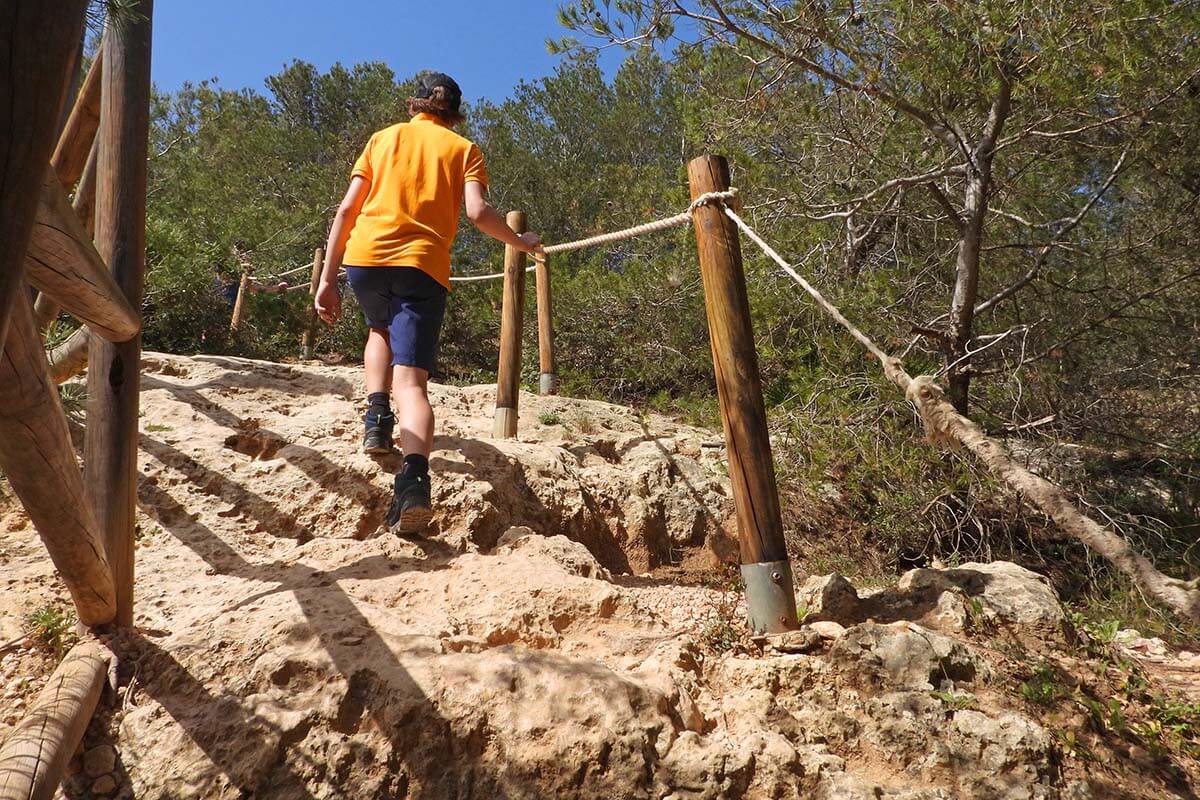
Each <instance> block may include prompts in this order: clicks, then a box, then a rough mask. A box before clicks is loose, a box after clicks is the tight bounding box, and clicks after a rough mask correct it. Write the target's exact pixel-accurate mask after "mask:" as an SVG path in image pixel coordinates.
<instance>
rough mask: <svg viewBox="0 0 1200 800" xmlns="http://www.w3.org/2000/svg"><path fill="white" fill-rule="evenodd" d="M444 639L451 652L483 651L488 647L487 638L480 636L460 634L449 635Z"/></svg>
mask: <svg viewBox="0 0 1200 800" xmlns="http://www.w3.org/2000/svg"><path fill="white" fill-rule="evenodd" d="M442 641H443V643H444V644H445V646H446V649H447V650H448V651H450V652H451V653H482V652H483V651H484V650H487V649H488V643H487V640H486V639H481V638H479V637H478V636H468V635H466V634H458V635H455V636H447V637H446V638H445V639H443V640H442Z"/></svg>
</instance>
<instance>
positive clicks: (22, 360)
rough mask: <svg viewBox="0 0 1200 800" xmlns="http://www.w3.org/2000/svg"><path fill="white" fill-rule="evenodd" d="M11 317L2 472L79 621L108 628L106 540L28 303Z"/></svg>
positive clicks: (0, 401) (0, 390)
mask: <svg viewBox="0 0 1200 800" xmlns="http://www.w3.org/2000/svg"><path fill="white" fill-rule="evenodd" d="M13 312H14V313H13V319H12V324H11V325H10V326H9V332H8V343H7V344H6V346H5V348H4V358H2V359H0V470H3V471H4V474H5V475H7V476H8V480H9V483H11V484H12V487H13V491H14V492H16V495H17V497H18V498H20V500H21V503H22V504H23V505H24V506H25V511H26V512H27V513H28V514H29V518H30V520H32V521H33V525H34V527H35V528H36V529H37V532H38V534H39V535H40V536H41V538H42V541H43V542H44V543H45V545H46V549H47V550H48V551H49V552H50V558H51V560H52V561H53V562H54V566H55V567H56V568H57V569H58V572H59V574H60V575H62V578H63V582H64V583H66V585H67V589H69V590H70V592H71V597H72V598H74V600H75V607H76V608H77V609H78V610H79V620H80V621H81V622H83V623H84V624H85V625H102V624H104V623H107V622H111V621H112V620H113V617H114V615H115V614H116V608H117V606H116V593H115V589H114V585H113V578H112V571H111V569H110V568H109V564H108V559H107V558H106V557H105V551H104V544H103V541H104V540H103V539H102V538H101V533H100V526H99V524H98V523H97V521H96V517H95V515H94V514H93V513H92V506H91V504H90V503H89V502H88V498H87V496H86V494H85V493H84V490H83V476H82V475H81V474H80V471H79V464H78V463H77V462H76V460H75V450H74V448H73V447H72V446H71V437H70V433H69V432H68V430H67V419H66V416H65V415H64V414H63V409H62V403H61V402H60V401H59V399H58V390H57V388H56V387H55V385H54V382H53V381H51V380H50V376H49V374H48V370H47V366H46V352H45V350H43V349H42V339H41V337H40V336H39V335H38V332H37V329H36V328H35V327H34V323H33V309H32V308H31V306H30V302H29V298H28V297H22V298H19V299H18V300H17V302H16V303H15V304H14V307H13Z"/></svg>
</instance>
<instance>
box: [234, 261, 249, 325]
mask: <svg viewBox="0 0 1200 800" xmlns="http://www.w3.org/2000/svg"><path fill="white" fill-rule="evenodd" d="M249 286H250V273H249V272H242V279H241V280H240V281H238V292H237V299H235V300H234V301H233V315H232V316H231V317H230V318H229V330H231V331H236V330H237V329H238V328H239V327H241V325H242V314H244V313H245V309H246V289H247V288H248V287H249Z"/></svg>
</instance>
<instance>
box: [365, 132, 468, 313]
mask: <svg viewBox="0 0 1200 800" xmlns="http://www.w3.org/2000/svg"><path fill="white" fill-rule="evenodd" d="M351 175H352V176H354V175H361V176H362V177H364V178H366V179H367V181H368V182H369V183H370V186H369V187H368V189H367V197H366V199H365V200H364V201H363V205H362V211H360V212H359V215H358V219H357V220H356V221H355V223H354V228H353V229H352V230H351V232H350V239H349V241H348V242H347V243H346V254H345V256H344V257H343V258H342V261H343V263H345V264H348V265H350V266H354V267H417V268H419V269H421V270H424V271H425V272H426V273H428V274H429V276H430V277H432V278H433V279H434V280H436V281H437V282H438V283H441V284H442V285H443V286H445V287H446V288H447V289H449V288H450V246H451V245H453V244H454V235H455V234H456V233H457V232H458V218H459V210H460V209H461V208H462V204H463V187H464V185H465V184H466V183H467V182H468V181H478V182H479V183H482V184H483V185H484V186H485V187H486V186H487V168H486V167H485V166H484V163H483V154H482V153H480V152H479V148H478V147H476V146H475V145H474V144H472V143H471V142H470V141H468V140H467V139H464V138H463V137H462V136H459V135H458V134H457V133H455V132H454V131H452V130H451V129H450V128H449V127H447V126H446V125H445V124H443V123H442V121H441V120H440V119H438V118H437V117H435V116H433V115H432V114H417V115H416V116H415V117H413V118H412V121H411V122H402V123H400V124H398V125H393V126H392V127H390V128H384V129H383V130H381V131H379V132H377V133H376V134H375V135H373V136H372V137H371V140H370V141H369V142H367V146H366V148H364V149H363V152H362V155H361V156H359V157H358V161H356V162H355V163H354V170H353V172H351Z"/></svg>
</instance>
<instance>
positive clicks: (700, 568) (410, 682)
mask: <svg viewBox="0 0 1200 800" xmlns="http://www.w3.org/2000/svg"><path fill="white" fill-rule="evenodd" d="M143 369H144V376H143V396H142V407H143V418H142V425H141V431H142V432H141V451H142V457H141V463H140V469H141V483H140V486H139V504H140V507H141V511H142V514H143V516H142V519H141V523H140V528H139V538H138V542H137V546H138V554H137V571H138V572H137V590H136V591H137V595H136V601H135V602H136V606H135V607H136V610H137V619H136V629H135V630H134V631H133V632H132V633H129V634H126V635H123V636H122V638H120V639H119V640H116V641H113V642H112V645H113V646H114V648H115V649H116V651H117V652H118V653H119V654H121V659H120V672H121V678H122V683H123V684H124V685H123V686H122V688H120V689H119V690H118V691H117V692H116V693H110V696H108V697H107V700H106V703H105V708H106V710H105V711H104V712H103V713H102V714H101V715H100V717H99V718H98V719H97V720H96V721H95V722H94V723H93V725H92V728H91V729H90V730H89V732H88V734H87V737H86V739H85V745H84V749H83V752H82V753H81V755H80V756H79V758H78V759H77V760H76V763H75V764H74V769H75V772H74V774H73V776H72V777H71V778H70V779H69V780H68V781H67V782H66V784H64V787H63V791H62V794H63V796H64V797H68V798H92V797H121V798H129V797H136V798H147V799H150V798H153V799H155V800H157V799H158V798H163V799H164V800H165V799H166V798H239V797H243V798H356V799H357V798H420V799H421V800H433V799H434V798H478V799H483V798H534V797H538V798H543V797H552V798H613V799H614V800H617V799H620V798H630V799H632V798H675V799H676V800H683V799H684V798H695V799H697V800H699V799H700V798H829V799H830V800H832V799H833V798H839V799H841V800H860V799H861V800H869V799H879V800H882V799H883V798H890V799H891V800H949V799H950V798H979V799H980V800H984V799H985V798H987V799H990V798H1004V799H1006V800H1007V799H1009V798H1011V799H1012V800H1016V799H1017V798H1063V799H1064V800H1084V798H1118V797H1120V798H1125V797H1134V798H1156V797H1183V798H1186V797H1195V796H1196V792H1197V787H1198V786H1200V764H1198V762H1197V756H1198V755H1200V730H1197V729H1196V728H1194V727H1192V720H1195V722H1196V724H1197V725H1200V705H1197V704H1200V697H1197V693H1196V688H1197V686H1200V683H1198V681H1197V678H1198V677H1200V656H1196V655H1195V654H1191V653H1186V652H1183V653H1181V652H1172V651H1171V650H1170V649H1169V648H1166V647H1165V646H1164V645H1162V643H1160V642H1156V640H1145V639H1140V638H1138V637H1137V636H1136V634H1134V633H1122V635H1120V636H1116V637H1113V639H1112V641H1099V640H1097V639H1096V637H1094V636H1088V635H1087V634H1085V633H1083V632H1081V631H1076V630H1075V629H1074V628H1073V627H1072V626H1071V625H1070V624H1069V622H1068V620H1067V617H1066V615H1065V614H1064V612H1063V609H1062V607H1061V606H1060V604H1059V602H1058V599H1057V597H1056V596H1055V594H1054V591H1053V590H1052V589H1051V587H1050V585H1049V583H1048V582H1047V581H1046V580H1045V579H1044V578H1042V577H1041V576H1039V575H1037V574H1035V573H1032V572H1029V571H1028V570H1025V569H1023V568H1021V567H1019V566H1016V565H1013V564H1007V563H996V564H962V565H957V566H955V567H954V568H951V569H921V570H914V571H912V572H910V573H907V574H906V575H904V576H902V577H901V578H900V579H899V580H898V582H897V583H896V584H895V585H894V586H890V587H885V588H883V589H875V590H872V591H866V590H863V591H861V592H860V591H858V590H856V588H855V587H854V586H852V585H851V584H850V583H849V582H848V581H847V580H846V579H844V578H842V577H840V576H814V577H811V578H808V580H807V581H805V582H803V587H802V588H801V590H800V602H801V604H802V608H803V609H804V612H803V613H804V614H806V616H805V626H804V628H803V629H802V630H801V631H799V632H797V633H795V634H790V635H788V636H787V637H784V638H781V639H779V638H777V639H774V640H772V641H769V642H763V641H754V640H752V639H751V638H750V637H749V636H747V634H746V631H745V627H744V624H743V616H744V615H743V612H742V609H741V608H740V607H739V605H738V594H737V592H736V591H731V590H730V589H729V588H728V584H729V578H728V574H729V573H728V570H727V569H725V568H724V567H723V566H722V564H723V563H728V562H729V561H730V560H731V559H735V558H736V545H735V544H734V543H733V542H731V541H730V539H729V538H728V535H727V533H726V531H727V530H730V529H731V526H732V524H733V523H732V512H733V509H732V503H731V501H730V499H729V490H728V485H727V479H726V476H725V473H724V469H723V459H724V448H723V445H722V442H721V438H720V436H719V434H716V433H713V432H711V431H705V430H701V429H696V428H691V427H688V426H684V425H680V424H677V423H674V422H672V421H670V420H668V419H666V418H663V417H658V416H639V415H638V414H636V413H634V412H632V411H630V410H629V409H625V408H621V407H618V406H613V405H608V404H603V403H596V402H588V401H577V400H570V399H565V398H540V397H535V396H532V395H522V397H521V405H522V408H521V423H520V431H519V436H518V439H517V440H505V441H499V440H493V439H492V438H491V436H490V430H491V421H492V401H493V389H492V388H491V387H469V388H463V389H459V388H454V387H447V386H436V387H434V389H433V392H432V393H433V397H434V404H435V407H436V409H437V412H438V415H439V419H438V430H439V434H440V435H439V436H438V437H437V441H436V443H435V449H434V453H433V455H432V459H431V463H432V469H433V472H434V475H435V480H434V483H433V492H434V500H435V504H436V506H437V509H438V511H437V515H436V517H435V526H436V530H435V531H433V532H432V533H431V535H430V536H429V537H428V538H426V539H423V540H418V541H407V540H401V539H397V538H395V537H392V536H390V535H388V534H386V533H385V532H383V531H382V530H381V523H382V519H383V514H384V512H385V510H386V504H387V501H388V499H389V496H390V474H389V473H390V471H394V470H395V469H396V468H397V467H398V463H393V462H395V459H384V460H382V461H375V460H372V459H371V458H370V457H369V456H365V455H363V454H361V453H360V452H359V441H360V439H359V437H360V433H361V432H360V427H359V422H358V419H359V413H360V412H359V408H358V398H360V397H361V391H360V388H359V386H358V385H357V383H356V382H357V380H358V378H359V374H360V371H359V370H358V369H355V368H349V367H345V368H344V367H330V366H309V365H280V364H268V363H264V362H255V361H248V360H244V359H234V358H224V357H196V358H186V357H181V356H169V355H162V354H146V357H145V359H144V363H143ZM0 502H2V503H3V505H2V506H0V509H2V510H0V564H3V566H4V569H3V580H4V592H3V600H2V601H0V642H4V641H8V640H10V639H14V638H16V637H19V635H20V634H21V632H22V625H23V621H24V619H25V617H26V616H27V615H28V613H29V612H30V610H31V609H33V608H36V607H38V606H42V605H45V604H54V603H59V604H61V603H63V602H64V598H65V591H63V590H62V589H61V587H60V586H59V585H58V584H57V582H56V579H55V577H54V575H53V571H52V568H51V566H50V564H49V561H48V559H46V557H45V554H44V550H42V548H41V545H40V543H39V542H38V540H37V537H36V534H35V533H34V531H33V530H32V529H31V528H30V527H29V525H28V522H27V520H26V519H25V518H24V515H23V513H22V512H21V511H20V509H19V507H18V506H16V505H15V504H14V503H13V501H12V500H11V499H4V500H0ZM681 576H682V577H683V578H685V579H686V580H683V581H681V580H680V577H681ZM47 658H48V657H47V656H45V655H44V654H43V653H42V652H41V651H39V650H37V649H36V648H34V647H33V646H32V645H18V646H15V647H13V648H10V649H9V650H8V652H0V680H3V685H4V689H3V690H2V692H0V694H2V695H3V700H2V708H3V713H2V714H0V736H2V735H3V733H4V732H5V731H6V730H7V728H8V727H9V726H11V725H12V724H13V723H14V722H15V721H16V720H17V719H18V718H19V717H20V715H21V709H22V708H23V707H24V705H25V703H27V702H28V698H29V697H30V696H31V695H32V694H33V693H35V692H36V690H37V688H38V687H37V679H38V671H39V670H45V669H47V667H48V665H47V664H46V663H44V662H45V660H46V659H47ZM1113 703H1116V706H1114V705H1113ZM1156 726H1157V727H1156Z"/></svg>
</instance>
